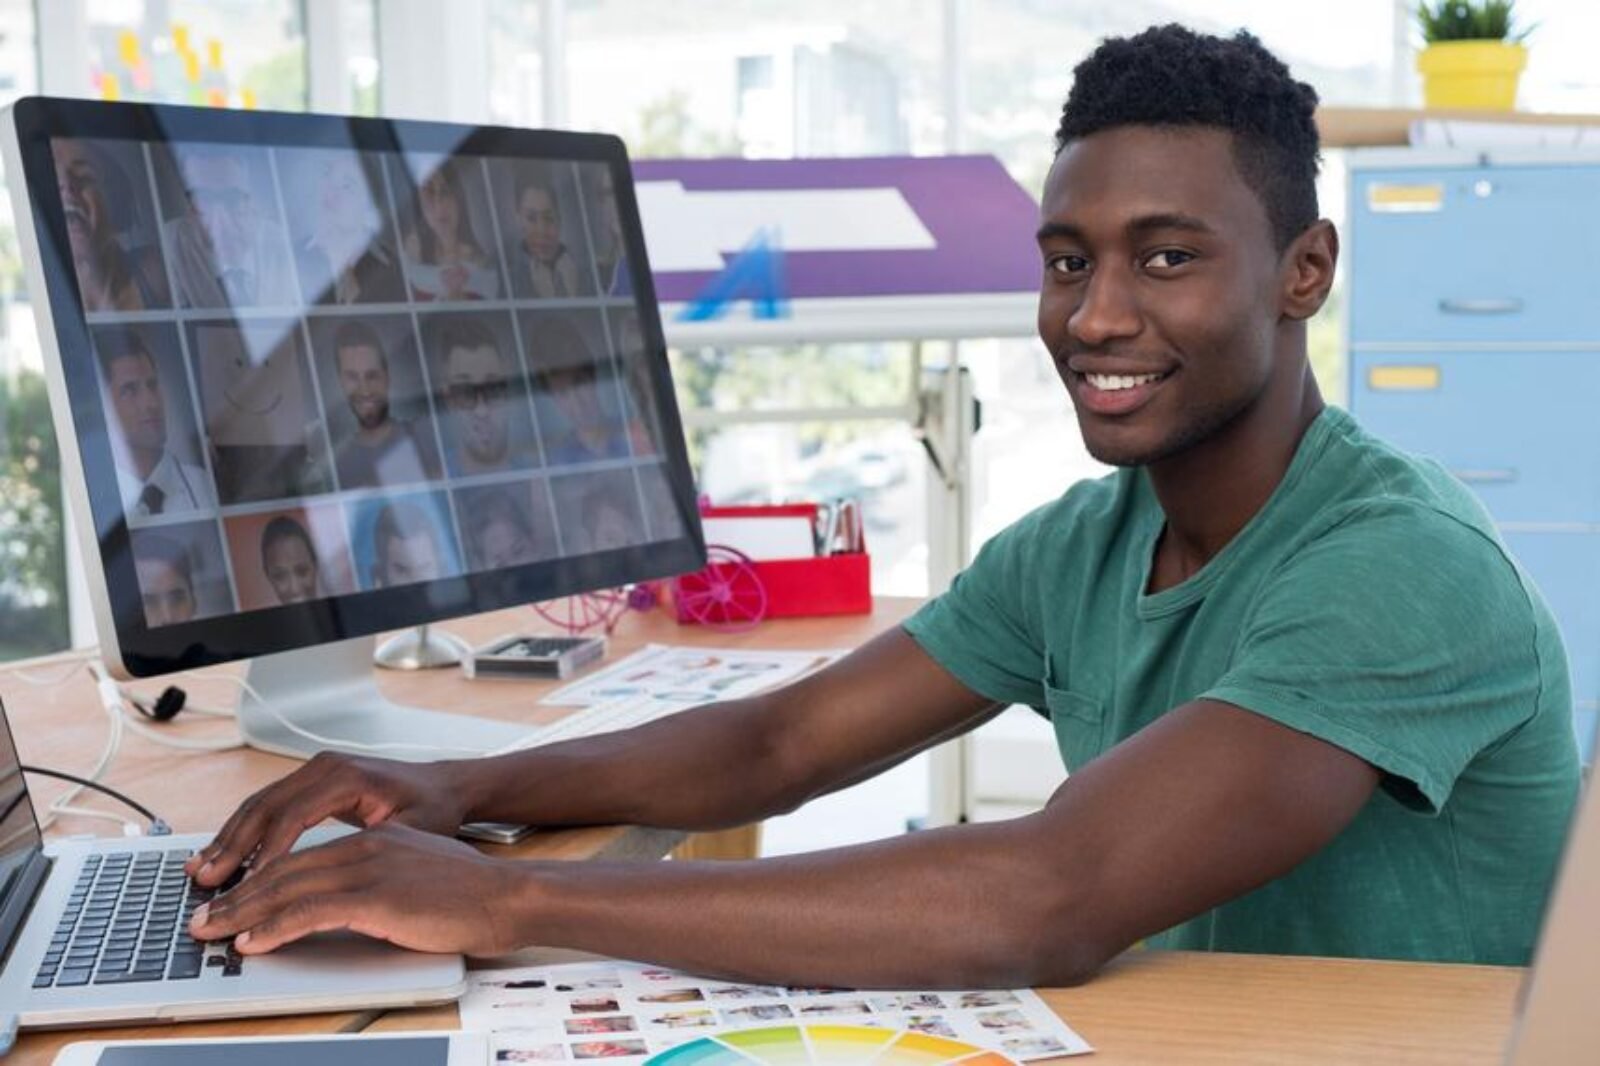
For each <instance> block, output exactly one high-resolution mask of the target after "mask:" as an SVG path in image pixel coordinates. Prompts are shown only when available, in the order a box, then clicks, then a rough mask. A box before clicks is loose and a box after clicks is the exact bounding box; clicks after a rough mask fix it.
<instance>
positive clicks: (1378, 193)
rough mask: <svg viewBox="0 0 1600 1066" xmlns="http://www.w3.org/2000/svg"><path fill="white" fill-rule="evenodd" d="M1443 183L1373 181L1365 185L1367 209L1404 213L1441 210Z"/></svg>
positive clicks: (1442, 204)
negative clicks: (1407, 183)
mask: <svg viewBox="0 0 1600 1066" xmlns="http://www.w3.org/2000/svg"><path fill="white" fill-rule="evenodd" d="M1443 209H1444V185H1442V184H1440V183H1438V182H1432V183H1428V184H1423V185H1401V184H1399V183H1397V182H1389V181H1375V182H1373V183H1372V184H1371V185H1368V186H1367V210H1369V211H1379V212H1390V213H1396V214H1398V213H1404V212H1414V211H1442V210H1443Z"/></svg>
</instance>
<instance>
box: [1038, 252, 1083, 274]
mask: <svg viewBox="0 0 1600 1066" xmlns="http://www.w3.org/2000/svg"><path fill="white" fill-rule="evenodd" d="M1045 266H1046V267H1047V268H1048V269H1050V270H1051V271H1053V272H1054V273H1057V274H1077V273H1079V272H1081V271H1084V270H1088V269H1089V260H1087V259H1085V258H1084V257H1083V256H1081V255H1055V256H1051V257H1050V258H1049V259H1048V260H1046V261H1045Z"/></svg>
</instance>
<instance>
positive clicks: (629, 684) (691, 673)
mask: <svg viewBox="0 0 1600 1066" xmlns="http://www.w3.org/2000/svg"><path fill="white" fill-rule="evenodd" d="M843 654H844V652H842V651H837V650H835V651H761V650H747V649H735V648H694V647H685V646H681V645H674V644H647V645H645V646H644V647H643V648H640V649H639V650H638V651H636V652H634V653H633V654H632V655H629V656H628V657H627V658H625V659H622V660H620V661H619V662H616V663H613V664H612V665H610V666H608V667H606V668H605V669H603V670H600V671H599V672H598V673H593V674H589V675H588V676H586V677H581V678H579V679H578V680H576V681H573V682H571V683H570V684H566V685H563V686H561V687H560V688H558V689H556V690H555V691H554V692H551V693H549V694H548V695H546V696H545V697H544V698H543V699H541V700H540V701H539V702H540V703H543V704H546V705H548V706H552V707H587V706H589V705H590V704H593V703H609V702H612V701H616V700H626V699H640V700H646V699H648V700H659V701H663V702H668V703H681V704H684V705H685V706H693V705H696V704H701V703H713V702H715V701H717V700H733V699H740V698H742V697H744V696H753V695H755V694H756V693H757V692H761V691H763V690H765V689H769V688H776V687H777V686H779V685H785V684H788V683H789V682H790V681H793V680H794V679H795V678H797V677H801V676H803V675H805V674H808V673H810V672H811V671H813V670H815V669H817V668H818V667H821V666H825V665H827V664H828V663H830V662H832V661H833V660H835V659H837V658H839V657H840V656H841V655H843Z"/></svg>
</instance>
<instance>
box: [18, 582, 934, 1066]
mask: <svg viewBox="0 0 1600 1066" xmlns="http://www.w3.org/2000/svg"><path fill="white" fill-rule="evenodd" d="M918 603H920V601H918V600H912V599H885V600H880V601H878V603H877V604H876V606H875V609H874V611H873V613H872V614H870V615H852V616H845V617H839V618H807V619H793V620H785V621H782V622H771V623H766V624H763V625H761V626H758V627H757V628H755V629H752V630H749V631H746V632H743V633H723V632H718V631H716V630H711V629H706V628H704V627H702V626H679V625H677V624H676V623H675V622H673V621H672V620H671V619H670V618H668V617H667V615H666V613H665V612H664V611H653V612H650V613H648V614H638V613H629V614H628V615H627V616H625V617H624V619H623V620H622V623H621V624H620V625H619V626H618V629H617V631H616V632H615V633H614V634H613V635H612V637H611V641H610V647H609V649H608V651H607V655H606V660H605V661H606V662H608V663H609V662H615V661H616V660H617V659H619V658H621V657H622V656H623V655H626V654H628V653H629V652H632V651H634V650H636V649H638V648H639V647H641V646H643V645H645V644H648V643H652V642H654V643H670V644H695V645H702V646H713V647H745V648H796V649H799V648H850V647H855V646H856V645H858V644H861V643H863V642H865V641H866V640H867V639H869V638H870V637H872V636H873V635H874V634H876V633H878V632H881V631H882V630H884V629H887V628H889V627H890V626H893V625H896V624H898V623H899V622H900V621H901V620H902V619H903V618H905V617H906V616H907V615H908V614H910V613H911V612H912V611H913V610H915V608H916V607H917V605H918ZM444 628H447V629H449V630H451V631H452V632H455V633H458V634H460V635H461V636H463V637H465V638H466V639H467V640H468V641H470V642H472V643H475V644H476V643H482V642H485V641H488V640H490V639H492V638H493V637H495V636H498V635H500V634H502V633H508V632H518V631H521V632H540V631H544V630H548V628H549V626H548V625H547V624H546V623H544V622H543V621H542V620H541V619H540V618H539V617H538V616H537V615H535V614H534V613H533V612H532V611H529V610H512V611H501V612H497V613H495V614H491V615H484V616H480V617H476V618H470V619H463V620H461V621H459V622H453V623H450V624H449V625H447V626H445V627H444ZM18 669H21V670H22V671H23V672H24V673H26V674H27V675H28V676H29V677H32V678H33V679H34V680H35V681H56V680H58V679H59V683H57V684H53V685H48V684H35V683H30V682H29V681H25V680H23V679H22V678H21V677H19V676H18V673H17V670H18ZM222 672H225V670H218V671H211V672H202V673H201V674H200V675H199V676H195V677H190V678H184V679H181V680H180V681H179V683H180V684H181V685H182V686H183V687H184V688H185V689H187V690H188V691H189V693H190V698H191V699H193V700H194V701H195V702H196V703H197V704H202V705H205V704H216V705H222V706H228V705H231V704H233V703H235V702H237V700H238V686H237V685H234V684H232V683H231V682H228V681H226V680H225V679H220V678H217V677H208V676H207V674H208V673H222ZM378 673H379V677H380V685H381V687H382V689H383V691H384V694H385V695H387V696H389V697H390V698H392V699H394V700H396V701H399V702H403V703H409V704H414V705H417V706H422V707H428V708H432V709H435V710H445V711H454V712H457V713H462V714H476V715H483V716H486V717H495V718H503V719H506V720H511V721H526V722H530V723H534V722H548V721H553V720H555V719H557V718H559V717H561V715H563V714H565V713H567V712H566V711H564V710H562V709H558V708H549V707H539V706H537V704H536V703H535V701H536V700H537V699H538V698H539V696H540V695H542V694H543V693H544V692H545V691H547V690H548V689H550V688H551V687H553V685H554V683H553V682H546V681H479V682H469V681H466V680H464V679H463V678H462V676H461V674H460V672H459V671H457V670H454V669H446V670H433V671H427V672H424V673H416V674H409V673H398V672H393V671H379V672H378ZM165 684H166V682H165V681H162V682H155V683H140V684H138V685H135V686H134V688H135V689H136V690H137V691H140V692H148V693H151V694H154V693H156V692H158V691H160V689H161V688H162V687H164V685H165ZM0 699H3V700H4V701H5V708H6V715H7V718H8V719H9V720H10V723H11V729H12V733H13V735H14V736H15V738H16V744H17V749H18V751H19V753H20V754H21V756H22V761H23V762H25V763H33V764H36V765H39V766H45V767H49V768H51V769H60V770H67V771H70V772H76V773H87V772H88V770H89V769H90V768H91V767H92V764H93V761H94V759H95V757H96V755H97V754H98V753H99V751H100V747H101V744H102V743H103V742H104V740H105V736H106V718H105V714H104V712H103V711H102V710H101V709H100V703H99V699H98V696H97V695H96V693H95V690H94V685H93V682H92V681H91V679H90V678H89V676H88V674H87V673H86V672H85V671H84V670H83V669H82V667H81V665H78V666H76V667H74V666H73V665H71V664H66V665H63V664H59V663H58V664H49V665H33V664H27V663H22V664H16V666H15V667H13V668H7V667H0ZM229 728H231V727H230V726H229V724H228V723H226V722H217V723H206V722H201V721H191V722H186V723H185V724H183V725H175V726H174V727H173V729H174V731H175V733H177V734H178V735H181V736H186V737H196V736H223V735H226V731H227V730H228V729H229ZM297 765H298V763H297V762H296V761H295V760H293V759H289V758H286V757H284V756H280V755H270V754H267V753H265V752H260V751H255V750H251V749H237V750H234V751H226V752H207V753H204V754H191V753H187V752H181V751H177V750H175V749H172V748H168V747H163V746H161V745H158V744H155V743H153V742H151V741H148V740H145V739H144V738H142V737H139V736H135V735H132V734H129V735H127V736H126V737H125V738H124V741H123V746H122V750H121V753H120V754H119V755H118V756H117V759H116V761H115V763H114V764H113V765H112V767H111V769H110V772H109V773H107V774H106V775H105V782H106V784H108V785H110V786H112V787H113V788H117V789H120V790H122V791H125V792H127V793H128V794H129V795H131V796H132V797H133V798H135V799H137V800H139V801H140V802H142V803H144V804H145V805H146V806H148V807H150V808H151V809H152V810H154V811H156V812H157V813H158V814H160V815H161V816H162V817H164V818H166V819H167V820H168V821H169V822H171V823H172V826H173V829H174V831H175V832H179V833H189V832H204V831H207V830H211V829H215V828H216V827H217V825H218V824H219V823H220V822H221V820H222V819H223V818H224V817H225V816H226V815H227V814H228V813H229V812H231V811H232V810H233V808H234V807H235V806H236V805H237V804H238V803H239V801H241V800H242V799H244V798H245V797H246V796H248V795H249V794H250V793H252V792H254V791H255V790H256V789H258V788H260V787H262V786H263V785H266V784H268V783H269V782H271V781H274V780H276V779H277V778H279V777H281V776H283V775H284V774H286V773H288V772H289V771H290V770H293V769H294V768H295V766H297ZM28 784H29V789H30V791H32V792H33V794H34V796H35V798H36V803H37V806H39V807H40V808H41V809H42V808H43V806H44V805H45V804H47V803H49V802H50V800H51V799H53V798H54V797H55V796H57V795H59V794H60V793H61V791H62V789H63V788H64V787H65V786H63V785H60V784H58V783H56V782H53V781H49V780H44V779H40V778H32V779H30V780H29V783H28ZM86 802H87V803H88V804H89V805H92V806H96V807H99V808H102V809H107V810H115V809H116V805H115V804H113V803H112V802H111V801H109V800H106V799H104V798H98V799H97V798H89V797H86ZM119 813H120V812H119ZM129 816H130V817H132V815H131V812H130V815H129ZM114 832H115V827H114V826H112V825H111V824H110V823H108V822H103V821H99V820H92V819H84V818H62V819H61V820H60V821H59V822H58V823H56V826H55V827H54V828H53V829H52V831H51V835H52V836H60V835H64V834H73V833H91V834H95V835H101V836H103V835H107V834H110V833H114ZM682 839H683V837H682V834H680V833H676V832H672V831H668V830H661V829H645V828H641V827H638V826H623V827H617V826H613V827H597V828H586V829H573V830H563V831H560V832H547V833H538V834H535V835H534V836H533V837H531V838H530V839H528V840H526V841H524V842H523V843H521V844H518V845H515V846H514V847H512V848H497V849H494V850H495V853H496V854H500V855H506V856H515V857H520V858H534V857H538V858H563V859H585V858H599V857H606V858H639V859H645V858H651V859H653V858H660V857H661V856H663V855H665V854H666V853H667V852H668V851H669V850H670V849H671V848H672V847H673V846H674V845H677V844H678V843H679V842H680V841H681V840H682ZM712 850H715V849H712ZM451 1009H452V1010H453V1009H454V1008H451ZM377 1017H378V1013H377V1012H359V1013H340V1014H320V1015H307V1016H302V1017H293V1018H255V1019H250V1018H243V1019H236V1020H232V1021H225V1022H209V1023H204V1024H185V1025H176V1026H175V1025H158V1026H141V1027H137V1028H126V1029H106V1030H96V1031H94V1032H93V1033H92V1034H89V1033H86V1032H83V1031H78V1032H60V1033H29V1034H26V1035H24V1036H23V1037H22V1038H21V1039H20V1040H19V1041H18V1042H17V1046H16V1048H15V1049H14V1050H13V1051H12V1052H11V1054H10V1055H9V1056H8V1057H6V1058H5V1060H4V1062H5V1066H13V1064H18V1066H44V1064H47V1063H49V1062H50V1060H51V1059H52V1058H53V1057H54V1055H55V1053H56V1051H57V1050H59V1049H60V1047H61V1046H62V1045H64V1044H67V1043H70V1042H71V1041H73V1040H77V1039H84V1038H85V1037H86V1036H88V1035H93V1036H95V1037H104V1038H106V1039H115V1038H118V1037H124V1038H127V1037H177V1036H189V1035H194V1036H222V1035H239V1034H248V1033H256V1034H263V1035H266V1034H285V1035H287V1034H298V1033H332V1032H354V1031H358V1030H360V1029H362V1028H365V1027H366V1026H367V1025H369V1024H370V1023H371V1022H372V1021H373V1020H374V1019H375V1018H377Z"/></svg>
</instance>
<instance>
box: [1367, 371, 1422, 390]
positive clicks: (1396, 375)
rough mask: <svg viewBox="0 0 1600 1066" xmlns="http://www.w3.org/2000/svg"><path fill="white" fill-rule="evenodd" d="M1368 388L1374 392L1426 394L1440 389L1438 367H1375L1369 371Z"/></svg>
mask: <svg viewBox="0 0 1600 1066" xmlns="http://www.w3.org/2000/svg"><path fill="white" fill-rule="evenodd" d="M1367 387H1368V388H1371V389H1373V390H1374V391H1378V392H1383V391H1395V392H1399V391H1408V392H1424V391H1426V390H1428V389H1437V388H1438V387H1439V368H1438V367H1436V366H1375V367H1373V368H1372V369H1370V370H1368V371H1367Z"/></svg>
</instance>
